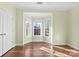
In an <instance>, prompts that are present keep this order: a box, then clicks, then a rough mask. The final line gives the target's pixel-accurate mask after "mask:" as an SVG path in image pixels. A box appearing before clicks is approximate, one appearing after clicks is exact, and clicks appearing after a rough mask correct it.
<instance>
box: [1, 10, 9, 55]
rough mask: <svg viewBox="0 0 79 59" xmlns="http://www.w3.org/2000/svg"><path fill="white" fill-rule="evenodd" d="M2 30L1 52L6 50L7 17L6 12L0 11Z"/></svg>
mask: <svg viewBox="0 0 79 59" xmlns="http://www.w3.org/2000/svg"><path fill="white" fill-rule="evenodd" d="M2 27H3V28H2V30H3V54H4V53H5V52H6V51H8V19H7V13H6V12H5V11H3V13H2Z"/></svg>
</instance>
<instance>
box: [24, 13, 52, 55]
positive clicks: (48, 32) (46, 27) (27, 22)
mask: <svg viewBox="0 0 79 59" xmlns="http://www.w3.org/2000/svg"><path fill="white" fill-rule="evenodd" d="M30 43H31V46H30V48H31V49H32V51H31V50H29V52H30V51H31V53H30V55H32V56H33V55H34V52H33V51H35V52H36V51H38V50H39V49H40V50H45V49H46V48H49V49H51V50H52V49H53V46H52V43H53V15H52V13H26V12H25V13H24V14H23V45H27V44H30ZM44 43H45V44H44ZM39 45H40V47H39ZM36 46H37V47H38V48H36ZM35 48H36V49H35ZM24 49H25V47H24ZM48 55H49V56H51V55H52V54H51V52H48Z"/></svg>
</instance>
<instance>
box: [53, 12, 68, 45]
mask: <svg viewBox="0 0 79 59" xmlns="http://www.w3.org/2000/svg"><path fill="white" fill-rule="evenodd" d="M53 14H54V15H53V17H54V22H53V23H54V40H53V41H54V44H56V45H62V44H66V39H67V12H64V11H56V12H53Z"/></svg>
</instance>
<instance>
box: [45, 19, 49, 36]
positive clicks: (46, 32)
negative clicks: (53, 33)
mask: <svg viewBox="0 0 79 59" xmlns="http://www.w3.org/2000/svg"><path fill="white" fill-rule="evenodd" d="M45 36H49V20H45Z"/></svg>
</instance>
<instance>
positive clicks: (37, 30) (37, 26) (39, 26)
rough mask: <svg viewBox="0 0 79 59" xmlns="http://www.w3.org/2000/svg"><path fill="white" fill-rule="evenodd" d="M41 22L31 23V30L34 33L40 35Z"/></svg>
mask: <svg viewBox="0 0 79 59" xmlns="http://www.w3.org/2000/svg"><path fill="white" fill-rule="evenodd" d="M41 24H42V23H41V22H34V23H33V27H34V29H33V31H34V35H41Z"/></svg>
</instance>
